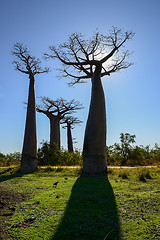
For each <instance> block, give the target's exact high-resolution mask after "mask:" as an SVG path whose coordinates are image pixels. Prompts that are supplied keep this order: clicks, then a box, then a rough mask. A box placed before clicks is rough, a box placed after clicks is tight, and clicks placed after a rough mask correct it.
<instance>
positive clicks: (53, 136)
mask: <svg viewBox="0 0 160 240" xmlns="http://www.w3.org/2000/svg"><path fill="white" fill-rule="evenodd" d="M41 102H42V104H41V105H37V108H36V109H37V112H39V113H44V114H45V115H46V116H47V117H48V118H49V120H50V145H51V147H52V150H53V151H54V147H55V145H56V147H58V149H60V121H61V120H62V119H63V118H64V117H65V116H66V115H67V114H72V113H74V112H75V111H76V110H79V109H81V108H82V105H81V104H80V103H79V102H78V101H75V100H74V99H72V100H71V101H69V102H67V101H66V100H65V99H63V98H58V99H57V100H52V99H50V98H48V97H41Z"/></svg>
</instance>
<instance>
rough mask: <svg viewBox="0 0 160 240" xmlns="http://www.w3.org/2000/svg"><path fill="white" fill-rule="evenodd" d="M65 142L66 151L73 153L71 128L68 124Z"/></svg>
mask: <svg viewBox="0 0 160 240" xmlns="http://www.w3.org/2000/svg"><path fill="white" fill-rule="evenodd" d="M67 142H68V151H70V152H73V141H72V134H71V126H70V125H69V124H68V125H67Z"/></svg>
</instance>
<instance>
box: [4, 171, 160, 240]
mask: <svg viewBox="0 0 160 240" xmlns="http://www.w3.org/2000/svg"><path fill="white" fill-rule="evenodd" d="M3 171H4V169H3V170H1V172H3ZM0 181H1V183H0V184H1V186H2V188H3V189H6V190H12V191H14V192H17V193H20V192H23V193H24V192H25V193H26V194H28V195H29V200H27V201H25V202H21V203H18V204H17V205H16V206H15V207H16V211H15V213H14V215H13V216H12V218H11V219H10V221H9V222H8V223H7V231H8V235H9V239H25V240H27V239H28V240H29V239H37V240H38V239H46V240H63V239H65V240H67V239H68V240H72V239H73V240H103V239H105V240H109V239H110V240H111V239H114V240H115V239H124V240H132V239H133V240H145V239H147V240H153V239H156V240H158V239H160V227H159V226H160V217H159V208H160V168H159V167H157V168H133V169H132V168H129V169H123V168H122V169H113V168H109V171H108V178H107V177H106V176H105V175H101V176H92V177H91V176H83V175H81V170H80V169H66V168H58V169H52V168H49V167H48V168H46V169H39V170H38V171H37V172H35V173H33V174H26V175H23V174H20V173H16V169H10V170H9V171H4V173H2V174H1V175H0ZM57 182H58V184H57V185H54V184H55V183H57Z"/></svg>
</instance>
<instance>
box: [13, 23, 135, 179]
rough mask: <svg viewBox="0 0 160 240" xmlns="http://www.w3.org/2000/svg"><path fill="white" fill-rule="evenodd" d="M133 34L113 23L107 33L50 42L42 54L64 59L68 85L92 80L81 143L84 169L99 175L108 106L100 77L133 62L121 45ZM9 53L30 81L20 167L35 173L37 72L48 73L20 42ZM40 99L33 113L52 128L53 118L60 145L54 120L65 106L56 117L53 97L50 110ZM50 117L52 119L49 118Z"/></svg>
mask: <svg viewBox="0 0 160 240" xmlns="http://www.w3.org/2000/svg"><path fill="white" fill-rule="evenodd" d="M133 36H134V33H133V32H132V31H129V32H123V31H122V30H121V29H119V28H116V27H112V29H111V31H109V33H108V34H106V35H103V34H100V32H99V31H96V32H95V34H93V36H92V38H89V39H85V37H84V36H83V35H82V34H77V33H73V34H72V35H70V37H69V39H68V41H66V42H65V43H62V44H59V45H58V46H50V47H49V51H48V53H45V54H44V57H45V59H53V60H54V59H58V60H59V61H60V62H61V63H62V69H61V70H60V74H62V75H61V77H65V78H70V79H71V81H70V82H69V84H70V85H74V84H77V83H84V82H85V81H86V80H87V79H91V85H92V90H91V101H90V108H89V114H88V120H87V123H86V129H85V136H84V143H83V172H84V173H93V174H98V173H102V172H105V171H106V169H107V166H106V108H105V96H104V91H103V86H102V82H101V78H102V77H105V76H110V74H112V73H115V72H118V71H119V70H121V69H127V68H128V67H130V66H131V65H132V63H130V62H128V61H126V59H127V58H128V57H129V55H130V53H129V51H128V50H126V49H125V43H126V42H127V41H128V40H130V39H132V38H133ZM12 54H13V55H14V56H15V57H16V59H17V60H16V61H14V62H13V63H14V65H15V69H16V70H18V71H20V72H22V73H24V74H27V75H28V76H29V80H30V86H29V96H28V105H27V117H26V126H25V135H24V143H23V150H22V160H21V168H20V170H21V172H33V171H35V169H36V167H37V163H36V162H37V161H36V159H37V140H36V102H35V75H38V74H41V73H47V72H49V68H44V69H43V68H42V67H41V61H40V60H39V59H37V58H35V57H32V56H31V55H30V52H29V51H28V49H27V48H26V47H24V46H23V45H22V44H19V43H16V44H15V45H14V48H13V51H12ZM42 101H43V103H44V108H41V107H40V106H37V111H39V112H42V113H44V114H46V116H47V117H48V118H49V119H50V125H51V126H52V123H53V122H54V123H53V124H54V125H55V124H57V133H54V134H55V135H54V138H57V143H58V144H59V141H60V139H59V133H58V131H59V127H58V126H59V125H58V123H57V122H58V121H60V120H62V118H61V117H62V116H63V114H64V113H63V110H62V112H61V114H62V115H61V114H60V113H59V112H58V110H57V113H58V114H57V116H58V118H55V111H56V106H55V105H56V102H55V101H54V104H55V105H54V104H53V105H54V109H53V110H51V107H50V105H49V104H50V103H51V102H52V100H51V101H50V99H47V98H42ZM52 103H53V102H52ZM45 104H46V105H45ZM75 105H76V104H75ZM77 107H78V108H79V107H81V106H77ZM71 111H72V110H71ZM51 116H52V117H51ZM51 118H53V119H52V120H51ZM55 119H56V120H55ZM72 121H73V122H74V121H75V122H76V119H74V120H73V119H70V120H67V118H66V119H63V122H65V123H66V124H67V126H68V131H69V126H70V125H71V123H72ZM51 132H52V130H51ZM51 135H52V133H51ZM68 136H69V135H68ZM51 137H53V135H52V136H51Z"/></svg>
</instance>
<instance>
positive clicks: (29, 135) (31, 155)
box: [11, 43, 49, 173]
mask: <svg viewBox="0 0 160 240" xmlns="http://www.w3.org/2000/svg"><path fill="white" fill-rule="evenodd" d="M11 53H12V55H14V56H15V57H16V59H17V60H15V61H13V64H14V66H15V70H18V71H20V72H21V73H24V74H27V75H28V77H29V93H28V104H27V116H26V125H25V134H24V141H23V149H22V159H21V167H20V171H21V172H22V173H31V172H34V171H35V170H36V168H37V135H36V101H35V75H38V74H41V73H47V72H49V68H44V69H43V68H42V67H41V61H40V59H38V58H36V57H34V56H31V54H30V51H29V50H28V48H27V47H26V46H24V45H23V44H21V43H16V44H14V47H13V51H12V52H11Z"/></svg>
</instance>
